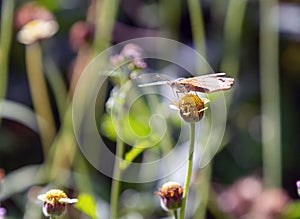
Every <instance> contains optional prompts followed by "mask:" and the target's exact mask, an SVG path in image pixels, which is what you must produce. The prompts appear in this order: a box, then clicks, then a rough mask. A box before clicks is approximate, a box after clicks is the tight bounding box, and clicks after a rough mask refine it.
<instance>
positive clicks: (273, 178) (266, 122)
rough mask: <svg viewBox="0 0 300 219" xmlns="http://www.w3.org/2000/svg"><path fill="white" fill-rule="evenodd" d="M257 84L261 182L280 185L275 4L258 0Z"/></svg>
mask: <svg viewBox="0 0 300 219" xmlns="http://www.w3.org/2000/svg"><path fill="white" fill-rule="evenodd" d="M260 17H261V20H260V82H261V83H260V84H261V111H262V121H261V122H262V124H261V125H262V147H263V174H264V184H265V186H267V187H280V186H281V156H280V155H281V124H280V91H279V67H278V63H279V61H278V53H279V51H278V50H279V48H278V47H279V36H278V19H279V18H278V17H279V15H278V4H277V1H276V0H260Z"/></svg>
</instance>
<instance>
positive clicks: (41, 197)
mask: <svg viewBox="0 0 300 219" xmlns="http://www.w3.org/2000/svg"><path fill="white" fill-rule="evenodd" d="M37 199H39V200H41V201H43V202H45V201H46V200H47V199H46V195H45V194H42V195H38V197H37Z"/></svg>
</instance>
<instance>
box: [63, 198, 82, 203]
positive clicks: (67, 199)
mask: <svg viewBox="0 0 300 219" xmlns="http://www.w3.org/2000/svg"><path fill="white" fill-rule="evenodd" d="M59 202H60V203H67V204H73V203H76V202H78V199H77V198H61V199H59Z"/></svg>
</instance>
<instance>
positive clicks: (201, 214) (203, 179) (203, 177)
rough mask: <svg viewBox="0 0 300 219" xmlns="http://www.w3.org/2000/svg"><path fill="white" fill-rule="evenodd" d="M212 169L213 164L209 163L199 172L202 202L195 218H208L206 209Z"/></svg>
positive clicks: (199, 189) (199, 188) (199, 191)
mask: <svg viewBox="0 0 300 219" xmlns="http://www.w3.org/2000/svg"><path fill="white" fill-rule="evenodd" d="M211 170H212V164H208V165H207V166H206V167H205V168H203V169H201V170H200V173H199V175H198V176H199V179H198V180H197V181H199V185H198V193H199V196H200V197H201V202H200V204H199V206H198V208H197V210H196V213H195V216H194V219H205V218H206V209H207V206H208V201H209V195H210V194H209V193H210V190H209V187H210V179H211Z"/></svg>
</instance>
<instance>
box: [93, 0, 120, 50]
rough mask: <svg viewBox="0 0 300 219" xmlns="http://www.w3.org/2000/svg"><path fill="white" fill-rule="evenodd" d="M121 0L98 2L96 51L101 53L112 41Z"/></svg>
mask: <svg viewBox="0 0 300 219" xmlns="http://www.w3.org/2000/svg"><path fill="white" fill-rule="evenodd" d="M118 6H119V0H103V1H97V2H96V12H97V13H99V14H96V21H95V22H96V30H95V40H94V51H95V53H99V52H101V51H103V50H104V49H106V48H108V47H109V45H110V43H111V38H112V32H113V28H114V24H115V18H116V14H117V11H118ZM96 55H97V54H96Z"/></svg>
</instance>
